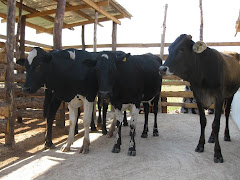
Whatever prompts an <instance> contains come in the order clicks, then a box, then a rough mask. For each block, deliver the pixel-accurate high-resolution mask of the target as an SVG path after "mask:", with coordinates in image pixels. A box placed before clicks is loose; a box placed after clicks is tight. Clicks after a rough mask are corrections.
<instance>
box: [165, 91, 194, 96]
mask: <svg viewBox="0 0 240 180" xmlns="http://www.w3.org/2000/svg"><path fill="white" fill-rule="evenodd" d="M161 97H182V98H193V97H194V96H193V92H192V91H162V92H161Z"/></svg>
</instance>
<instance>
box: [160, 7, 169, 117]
mask: <svg viewBox="0 0 240 180" xmlns="http://www.w3.org/2000/svg"><path fill="white" fill-rule="evenodd" d="M167 8H168V5H167V4H166V5H165V12H164V20H163V26H162V27H163V32H162V35H161V50H160V58H161V59H162V60H163V56H164V46H165V32H166V20H167ZM159 101H160V102H167V98H161V94H160V97H159ZM161 108H162V113H167V106H161V104H160V103H159V106H158V109H159V111H160V109H161Z"/></svg>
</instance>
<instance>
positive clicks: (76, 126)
mask: <svg viewBox="0 0 240 180" xmlns="http://www.w3.org/2000/svg"><path fill="white" fill-rule="evenodd" d="M80 114H81V109H80V107H79V108H78V115H77V120H76V125H75V130H74V135H76V134H78V119H79V117H80Z"/></svg>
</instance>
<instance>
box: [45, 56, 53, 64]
mask: <svg viewBox="0 0 240 180" xmlns="http://www.w3.org/2000/svg"><path fill="white" fill-rule="evenodd" d="M52 58H53V55H52V54H47V55H45V56H44V59H43V62H45V63H49V62H51V61H52Z"/></svg>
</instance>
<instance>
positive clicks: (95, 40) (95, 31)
mask: <svg viewBox="0 0 240 180" xmlns="http://www.w3.org/2000/svg"><path fill="white" fill-rule="evenodd" d="M97 23H98V12H97V11H95V22H94V35H93V36H94V37H93V51H94V52H97Z"/></svg>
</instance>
